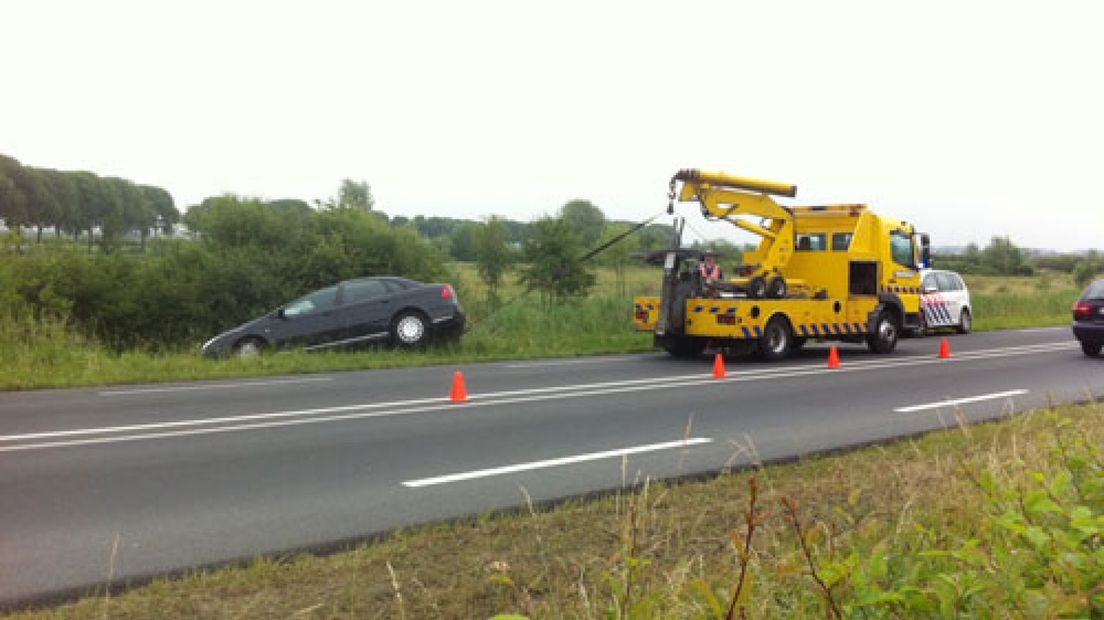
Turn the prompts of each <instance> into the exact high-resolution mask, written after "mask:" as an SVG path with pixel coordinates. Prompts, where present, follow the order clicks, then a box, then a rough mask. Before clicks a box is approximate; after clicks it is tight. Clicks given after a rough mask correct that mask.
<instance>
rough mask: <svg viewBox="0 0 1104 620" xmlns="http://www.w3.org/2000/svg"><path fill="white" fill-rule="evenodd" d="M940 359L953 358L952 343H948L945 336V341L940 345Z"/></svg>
mask: <svg viewBox="0 0 1104 620" xmlns="http://www.w3.org/2000/svg"><path fill="white" fill-rule="evenodd" d="M939 359H941V360H946V359H951V345H949V344H947V339H946V338H944V339H943V342H942V343H941V344H940V345H939Z"/></svg>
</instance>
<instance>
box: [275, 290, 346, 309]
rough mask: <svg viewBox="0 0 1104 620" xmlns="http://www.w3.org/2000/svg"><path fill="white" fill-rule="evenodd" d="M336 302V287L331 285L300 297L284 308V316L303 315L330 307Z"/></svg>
mask: <svg viewBox="0 0 1104 620" xmlns="http://www.w3.org/2000/svg"><path fill="white" fill-rule="evenodd" d="M336 304H337V287H336V286H331V287H330V288H324V289H322V290H320V291H315V292H313V293H311V294H309V295H306V296H304V297H300V298H299V299H296V300H295V301H293V302H291V303H290V304H288V305H287V306H286V307H285V308H284V316H303V315H305V314H312V313H315V312H322V311H325V310H330V309H332V308H333V307H334V306H335V305H336Z"/></svg>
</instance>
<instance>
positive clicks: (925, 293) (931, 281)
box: [920, 273, 946, 327]
mask: <svg viewBox="0 0 1104 620" xmlns="http://www.w3.org/2000/svg"><path fill="white" fill-rule="evenodd" d="M920 292H921V297H920V309H921V311H922V312H923V313H924V322H925V323H926V324H927V326H928V327H939V326H940V325H944V324H945V323H946V318H945V317H944V316H943V312H942V310H941V309H940V306H941V304H942V302H941V301H940V293H939V282H938V281H937V280H936V278H935V274H934V273H929V274H928V275H926V276H924V280H923V282H922V283H921V284H920Z"/></svg>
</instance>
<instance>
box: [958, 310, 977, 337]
mask: <svg viewBox="0 0 1104 620" xmlns="http://www.w3.org/2000/svg"><path fill="white" fill-rule="evenodd" d="M973 327H974V317H972V316H970V311H969V310H967V309H966V308H963V309H962V313H961V314H959V315H958V325H956V326H955V331H956V332H958V333H960V334H968V333H970V330H971V329H973Z"/></svg>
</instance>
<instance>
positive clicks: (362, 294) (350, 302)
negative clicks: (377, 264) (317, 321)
mask: <svg viewBox="0 0 1104 620" xmlns="http://www.w3.org/2000/svg"><path fill="white" fill-rule="evenodd" d="M392 297H393V296H392V294H391V291H390V289H389V288H388V287H387V285H386V284H384V282H383V281H382V280H374V279H373V280H350V281H348V282H345V283H343V284H342V285H341V310H340V311H339V313H338V314H339V317H338V322H339V324H340V329H341V339H342V340H345V341H349V342H359V341H365V340H372V339H374V338H377V337H379V338H382V337H385V336H386V335H387V330H388V328H389V325H388V321H389V320H390V318H391V300H392Z"/></svg>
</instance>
